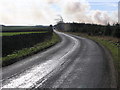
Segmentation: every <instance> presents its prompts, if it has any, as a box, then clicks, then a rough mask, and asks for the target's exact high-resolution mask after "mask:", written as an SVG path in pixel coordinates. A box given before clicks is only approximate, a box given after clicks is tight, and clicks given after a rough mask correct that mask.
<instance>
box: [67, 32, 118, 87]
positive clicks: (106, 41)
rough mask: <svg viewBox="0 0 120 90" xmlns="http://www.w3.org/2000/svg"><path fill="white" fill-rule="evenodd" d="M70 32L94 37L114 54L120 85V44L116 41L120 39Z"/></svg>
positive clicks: (93, 38)
mask: <svg viewBox="0 0 120 90" xmlns="http://www.w3.org/2000/svg"><path fill="white" fill-rule="evenodd" d="M69 33H70V34H74V35H77V36H81V37H85V38H89V39H92V40H94V41H96V42H98V43H99V44H101V45H103V46H105V47H106V48H107V49H108V50H109V51H110V52H111V54H112V57H113V63H114V66H115V69H116V71H117V76H118V78H117V79H118V83H117V84H118V87H120V78H119V76H120V55H119V52H120V44H119V43H116V42H118V41H119V40H118V39H116V38H111V39H110V37H100V36H89V35H87V34H82V33H73V32H69Z"/></svg>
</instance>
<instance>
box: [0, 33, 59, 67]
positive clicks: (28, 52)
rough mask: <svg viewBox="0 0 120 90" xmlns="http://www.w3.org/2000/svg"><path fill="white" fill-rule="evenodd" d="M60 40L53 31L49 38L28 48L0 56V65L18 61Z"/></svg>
mask: <svg viewBox="0 0 120 90" xmlns="http://www.w3.org/2000/svg"><path fill="white" fill-rule="evenodd" d="M59 41H60V38H59V36H58V35H57V34H55V33H53V36H52V38H51V40H45V41H44V42H42V43H38V44H36V45H34V46H33V47H30V48H24V49H22V50H19V51H16V52H14V53H12V54H10V55H7V56H5V57H2V58H0V60H2V66H3V67H4V66H7V65H10V64H12V63H14V62H16V61H18V60H19V59H20V58H24V57H26V56H29V55H32V54H34V53H37V52H39V51H42V50H45V49H47V48H49V47H51V46H53V45H55V44H56V43H58V42H59Z"/></svg>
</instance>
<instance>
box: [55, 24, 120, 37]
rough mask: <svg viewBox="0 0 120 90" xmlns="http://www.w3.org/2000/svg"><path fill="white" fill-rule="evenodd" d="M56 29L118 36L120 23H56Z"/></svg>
mask: <svg viewBox="0 0 120 90" xmlns="http://www.w3.org/2000/svg"><path fill="white" fill-rule="evenodd" d="M55 27H56V28H57V29H58V30H61V31H67V32H81V33H87V34H89V35H95V36H98V35H100V36H113V37H117V38H120V24H114V25H112V26H111V25H110V24H109V23H108V24H107V25H97V24H85V23H74V22H73V23H63V22H62V23H58V24H56V25H55Z"/></svg>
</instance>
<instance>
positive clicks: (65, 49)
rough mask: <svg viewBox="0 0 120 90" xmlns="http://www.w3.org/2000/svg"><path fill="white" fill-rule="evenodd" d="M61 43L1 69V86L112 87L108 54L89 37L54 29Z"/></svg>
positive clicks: (114, 84)
mask: <svg viewBox="0 0 120 90" xmlns="http://www.w3.org/2000/svg"><path fill="white" fill-rule="evenodd" d="M55 32H56V33H57V34H58V35H59V36H60V37H61V42H60V43H58V44H56V45H55V46H53V47H51V48H49V49H47V50H46V51H43V52H40V53H38V54H36V55H33V56H31V57H28V58H26V59H24V60H22V61H19V62H17V63H15V64H13V65H10V66H8V67H5V68H3V69H2V80H1V82H2V88H115V87H116V81H115V76H114V70H113V69H114V67H113V64H112V63H111V57H110V56H109V55H108V54H107V52H106V50H105V49H104V48H103V47H101V46H100V45H98V44H97V43H95V42H94V41H92V40H89V39H86V38H82V37H78V36H74V35H68V34H64V33H61V32H58V31H55Z"/></svg>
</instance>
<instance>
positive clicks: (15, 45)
mask: <svg viewBox="0 0 120 90" xmlns="http://www.w3.org/2000/svg"><path fill="white" fill-rule="evenodd" d="M1 37H2V61H3V64H2V65H3V66H7V65H9V64H12V63H14V62H16V61H18V60H19V59H20V58H23V57H26V56H29V55H32V54H34V53H36V52H38V51H41V50H44V48H47V47H50V46H52V45H54V44H55V43H57V42H58V37H57V35H56V34H54V33H53V31H52V27H50V26H46V27H45V26H3V28H2V33H0V38H1ZM55 38H57V39H55Z"/></svg>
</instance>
